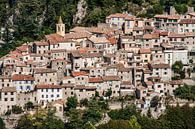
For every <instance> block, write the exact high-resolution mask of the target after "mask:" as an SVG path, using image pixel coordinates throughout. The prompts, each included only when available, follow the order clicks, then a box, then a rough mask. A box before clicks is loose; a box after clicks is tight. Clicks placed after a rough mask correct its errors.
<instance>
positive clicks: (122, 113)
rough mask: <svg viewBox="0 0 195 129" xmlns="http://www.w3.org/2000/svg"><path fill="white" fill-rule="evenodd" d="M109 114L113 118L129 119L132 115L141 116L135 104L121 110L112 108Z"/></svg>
mask: <svg viewBox="0 0 195 129" xmlns="http://www.w3.org/2000/svg"><path fill="white" fill-rule="evenodd" d="M108 115H109V117H110V118H112V119H113V120H117V119H122V120H129V119H130V118H131V116H133V115H134V116H139V112H138V111H137V110H136V106H135V105H130V106H127V107H125V108H124V109H120V110H111V111H110V112H108Z"/></svg>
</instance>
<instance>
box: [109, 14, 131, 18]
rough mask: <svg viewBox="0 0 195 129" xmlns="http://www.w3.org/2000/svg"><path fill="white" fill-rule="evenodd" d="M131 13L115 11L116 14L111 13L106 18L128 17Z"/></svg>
mask: <svg viewBox="0 0 195 129" xmlns="http://www.w3.org/2000/svg"><path fill="white" fill-rule="evenodd" d="M128 16H129V15H128V14H126V13H125V14H124V13H115V14H110V15H109V16H108V17H106V18H115V17H116V18H126V17H128Z"/></svg>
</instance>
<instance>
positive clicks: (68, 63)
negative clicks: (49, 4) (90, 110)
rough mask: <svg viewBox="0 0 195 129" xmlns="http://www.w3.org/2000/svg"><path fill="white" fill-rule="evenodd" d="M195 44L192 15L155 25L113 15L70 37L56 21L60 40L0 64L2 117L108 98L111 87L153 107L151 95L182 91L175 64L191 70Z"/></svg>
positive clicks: (164, 18)
mask: <svg viewBox="0 0 195 129" xmlns="http://www.w3.org/2000/svg"><path fill="white" fill-rule="evenodd" d="M194 38H195V13H189V14H187V15H182V16H181V15H156V16H155V17H154V18H152V19H144V18H137V17H135V16H131V15H129V14H123V13H116V14H111V15H109V16H108V17H107V18H106V23H101V24H98V26H97V27H75V28H73V29H71V30H70V32H69V33H65V24H64V23H63V22H62V19H61V18H59V21H58V23H57V24H56V33H55V34H50V35H46V36H45V38H44V39H43V40H41V41H34V42H30V43H25V44H23V45H22V46H20V47H18V48H16V50H14V51H11V52H10V53H9V54H7V55H6V56H4V57H2V58H1V59H0V113H5V112H6V111H7V110H9V109H11V108H12V107H13V106H14V105H18V106H21V107H23V106H24V105H25V104H26V103H27V102H29V101H31V102H33V103H34V104H38V105H42V106H45V105H47V104H48V103H55V102H56V103H58V104H63V103H65V102H66V99H67V98H68V97H71V96H77V98H78V100H82V99H84V98H87V99H90V98H91V97H93V96H95V94H96V93H97V92H98V93H99V95H100V96H105V94H106V93H107V91H108V90H109V89H111V91H112V95H111V97H119V96H126V95H134V94H136V96H137V101H136V104H137V106H138V107H140V108H148V107H149V106H150V101H151V99H152V98H153V97H154V96H160V97H166V96H168V95H173V91H174V90H175V89H176V88H177V87H179V86H182V85H183V82H182V81H181V80H172V79H171V78H172V76H173V72H172V70H171V66H172V65H173V64H174V63H175V62H176V61H182V63H183V64H184V65H185V66H188V65H189V59H191V58H192V57H193V55H194V54H193V53H194V52H195V40H194ZM60 109H61V108H60Z"/></svg>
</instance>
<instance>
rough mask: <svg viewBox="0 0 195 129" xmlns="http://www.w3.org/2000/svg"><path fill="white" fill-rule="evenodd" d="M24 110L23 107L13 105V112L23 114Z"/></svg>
mask: <svg viewBox="0 0 195 129" xmlns="http://www.w3.org/2000/svg"><path fill="white" fill-rule="evenodd" d="M22 112H23V110H22V107H20V106H16V105H14V106H13V107H12V113H14V114H21V113H22Z"/></svg>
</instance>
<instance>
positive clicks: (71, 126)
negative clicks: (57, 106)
mask: <svg viewBox="0 0 195 129" xmlns="http://www.w3.org/2000/svg"><path fill="white" fill-rule="evenodd" d="M82 114H83V112H82V111H81V110H77V109H74V108H71V109H70V110H69V111H68V112H67V113H66V116H67V117H68V122H67V123H65V127H66V128H67V129H81V128H82V127H83V125H84V122H83V119H82Z"/></svg>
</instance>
